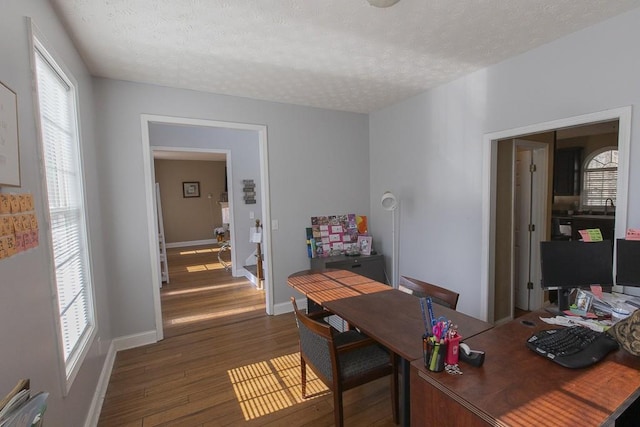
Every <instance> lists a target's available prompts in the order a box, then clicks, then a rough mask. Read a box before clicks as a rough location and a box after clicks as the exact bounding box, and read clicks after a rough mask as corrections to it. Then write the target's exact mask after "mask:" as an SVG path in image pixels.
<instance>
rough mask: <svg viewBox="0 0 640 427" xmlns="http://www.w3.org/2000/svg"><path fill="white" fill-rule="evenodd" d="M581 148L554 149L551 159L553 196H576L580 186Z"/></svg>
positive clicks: (578, 193)
mask: <svg viewBox="0 0 640 427" xmlns="http://www.w3.org/2000/svg"><path fill="white" fill-rule="evenodd" d="M581 174H582V148H581V147H574V148H561V149H559V150H556V152H555V155H554V161H553V194H554V196H578V195H580V189H581V186H582V175H581Z"/></svg>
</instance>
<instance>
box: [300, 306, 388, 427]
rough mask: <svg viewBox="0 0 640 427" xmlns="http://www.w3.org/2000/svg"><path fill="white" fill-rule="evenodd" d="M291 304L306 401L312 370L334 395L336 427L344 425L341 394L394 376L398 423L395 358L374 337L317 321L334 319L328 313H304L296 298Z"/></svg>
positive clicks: (303, 394)
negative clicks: (309, 371)
mask: <svg viewBox="0 0 640 427" xmlns="http://www.w3.org/2000/svg"><path fill="white" fill-rule="evenodd" d="M291 303H292V304H293V309H294V312H295V315H296V321H297V324H298V333H299V334H300V371H301V375H302V397H303V398H306V397H307V393H306V385H307V370H306V366H307V365H309V367H310V368H311V370H313V372H314V373H315V374H316V375H317V376H318V378H319V379H320V380H321V381H322V382H323V383H324V384H325V385H326V386H327V387H328V388H329V389H330V390H331V392H332V393H333V412H334V417H335V424H336V426H342V425H343V408H342V392H343V391H346V390H349V389H351V388H354V387H357V386H359V385H362V384H365V383H368V382H370V381H373V380H375V379H378V378H381V377H384V376H387V375H389V374H391V401H392V404H391V408H392V412H393V420H394V422H395V423H396V424H397V423H398V375H397V373H398V372H397V368H396V363H395V356H394V355H393V353H391V352H388V351H387V350H386V349H384V348H383V347H381V346H380V345H379V344H377V343H376V342H375V341H374V340H372V339H371V338H369V337H367V336H365V335H362V334H361V333H360V332H358V331H355V330H350V331H346V332H338V331H337V330H336V329H334V328H333V327H331V326H330V325H328V324H327V323H324V322H320V321H318V320H316V319H319V318H324V317H327V316H331V313H329V312H327V311H320V312H315V313H312V314H309V315H307V314H304V313H302V312H301V311H300V310H298V306H297V304H296V301H295V298H293V297H291Z"/></svg>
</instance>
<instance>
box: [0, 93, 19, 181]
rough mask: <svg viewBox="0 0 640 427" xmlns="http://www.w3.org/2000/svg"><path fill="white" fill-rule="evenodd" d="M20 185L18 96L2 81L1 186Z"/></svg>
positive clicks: (0, 130)
mask: <svg viewBox="0 0 640 427" xmlns="http://www.w3.org/2000/svg"><path fill="white" fill-rule="evenodd" d="M2 185H7V186H11V187H19V186H20V148H19V146H18V96H17V95H16V93H15V92H14V91H12V90H11V89H9V88H8V87H7V86H5V85H4V83H2V82H0V186H2Z"/></svg>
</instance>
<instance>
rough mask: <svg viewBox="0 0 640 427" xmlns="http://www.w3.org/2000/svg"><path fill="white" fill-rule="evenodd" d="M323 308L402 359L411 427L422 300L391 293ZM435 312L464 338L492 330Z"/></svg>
mask: <svg viewBox="0 0 640 427" xmlns="http://www.w3.org/2000/svg"><path fill="white" fill-rule="evenodd" d="M323 306H324V307H325V308H326V309H327V310H329V311H331V312H332V313H335V314H336V315H338V316H340V317H342V318H343V319H344V320H346V321H347V322H348V323H349V324H350V325H353V326H355V327H357V328H358V329H359V330H361V331H362V332H364V333H365V334H367V335H368V336H370V337H371V338H373V339H375V340H376V341H378V342H379V343H380V344H382V345H384V346H385V347H387V348H388V349H389V350H391V351H393V352H394V353H395V354H397V355H398V356H400V368H401V373H402V390H401V393H400V398H401V400H400V403H401V404H400V414H401V422H402V424H403V425H409V420H410V413H411V409H410V400H409V396H410V385H409V384H410V382H409V380H408V379H409V363H410V362H411V361H412V360H415V359H419V360H422V358H423V354H422V335H423V334H424V332H425V330H424V322H423V320H422V311H421V309H420V299H419V298H417V297H415V296H413V295H409V294H406V293H404V292H402V291H398V290H395V289H391V290H390V291H388V292H377V293H371V294H366V295H360V296H354V297H350V298H342V299H335V300H331V301H326V302H324V303H323ZM433 312H434V315H435V316H436V317H440V316H445V317H446V318H447V319H449V320H451V321H453V323H455V324H457V325H458V330H459V332H460V334H461V335H462V336H463V337H471V336H473V335H476V334H479V333H481V332H483V331H486V330H487V329H490V328H492V327H493V326H492V325H491V324H489V323H486V322H483V321H481V320H478V319H475V318H473V317H470V316H467V315H466V314H463V313H459V312H457V311H454V310H451V309H449V308H446V307H443V306H440V305H437V304H434V305H433Z"/></svg>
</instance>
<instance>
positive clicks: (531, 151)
mask: <svg viewBox="0 0 640 427" xmlns="http://www.w3.org/2000/svg"><path fill="white" fill-rule="evenodd" d="M547 147H548V146H547V145H546V144H539V143H535V142H530V141H521V140H516V154H515V164H514V176H515V179H514V251H513V252H514V264H513V273H514V274H513V278H514V294H513V306H514V307H515V308H519V309H521V310H537V309H538V308H540V307H542V295H543V293H542V289H541V287H540V241H541V240H542V239H543V237H544V235H545V234H544V233H545V230H546V228H545V225H544V224H545V221H544V219H545V217H546V215H545V212H546V188H547V187H546V185H545V183H546V164H547V162H546V159H547V150H548V148H547Z"/></svg>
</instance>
